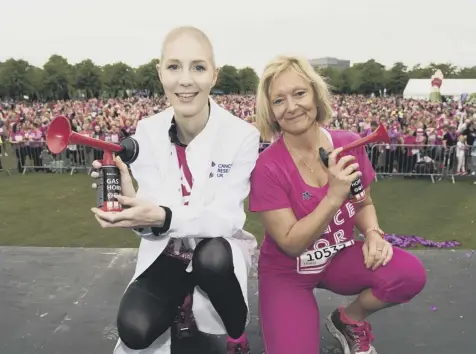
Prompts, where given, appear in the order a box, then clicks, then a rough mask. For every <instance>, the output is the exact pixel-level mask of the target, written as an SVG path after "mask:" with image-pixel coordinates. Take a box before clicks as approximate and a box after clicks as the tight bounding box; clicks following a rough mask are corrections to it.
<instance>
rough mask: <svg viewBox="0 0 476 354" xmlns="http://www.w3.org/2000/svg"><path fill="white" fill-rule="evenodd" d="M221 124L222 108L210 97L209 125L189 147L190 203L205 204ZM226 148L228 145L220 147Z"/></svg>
mask: <svg viewBox="0 0 476 354" xmlns="http://www.w3.org/2000/svg"><path fill="white" fill-rule="evenodd" d="M219 125H220V109H219V107H218V105H217V104H216V103H215V102H214V101H213V100H212V99H211V98H210V116H209V118H208V122H207V125H206V126H205V128H204V129H203V130H202V131H201V132H200V134H198V135H197V136H196V137H195V139H193V140H192V142H191V143H190V145H189V146H188V147H187V150H186V151H187V163H188V167H189V169H190V172H191V174H192V177H193V187H192V192H191V194H190V199H189V200H190V204H191V205H195V204H203V198H202V196H203V194H204V192H205V190H206V186H207V184H208V182H209V180H210V172H211V171H212V154H213V149H214V148H217V147H216V146H215V139H216V137H217V134H218V130H219ZM219 148H226V147H219Z"/></svg>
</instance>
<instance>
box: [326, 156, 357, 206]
mask: <svg viewBox="0 0 476 354" xmlns="http://www.w3.org/2000/svg"><path fill="white" fill-rule="evenodd" d="M341 151H342V148H341V147H340V148H337V149H335V150H334V151H332V152H331V154H330V155H329V167H328V175H329V177H328V178H329V190H328V191H327V197H328V198H330V199H331V201H332V202H333V203H335V204H336V205H341V204H342V203H343V202H344V200H346V199H347V197H348V196H349V193H350V186H351V184H352V182H354V181H355V180H356V179H357V178H359V177H360V176H362V172H360V171H358V168H359V164H358V163H351V162H353V161H355V156H350V155H347V156H343V157H341V158H340V159H339V161H337V156H338V155H339V153H340V152H341Z"/></svg>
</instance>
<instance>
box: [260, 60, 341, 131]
mask: <svg viewBox="0 0 476 354" xmlns="http://www.w3.org/2000/svg"><path fill="white" fill-rule="evenodd" d="M288 70H294V71H295V72H296V73H297V74H298V75H300V76H301V77H302V78H304V79H305V80H306V81H307V82H308V83H309V84H310V85H311V87H312V90H313V92H314V100H315V101H316V103H317V117H316V122H318V123H319V124H325V123H326V122H328V121H329V120H330V119H331V118H332V107H331V103H330V100H331V95H330V93H329V87H328V85H327V83H326V82H325V80H324V78H323V77H322V76H320V75H319V74H318V73H317V72H316V71H315V70H314V68H313V67H312V66H311V64H309V62H308V61H307V60H306V59H304V58H300V57H295V56H279V57H277V58H276V59H274V60H272V61H271V62H270V63H268V65H267V66H266V67H265V69H264V72H263V75H262V76H261V79H260V82H259V85H258V92H257V94H256V123H257V128H258V129H259V131H260V133H261V136H262V138H263V139H266V140H271V139H273V137H275V136H276V135H277V134H279V133H280V132H281V129H280V127H279V124H278V123H277V122H276V120H275V117H274V114H273V110H272V109H271V103H270V97H269V96H270V88H271V84H272V83H273V82H274V80H275V79H276V78H277V77H278V76H279V75H280V74H281V73H283V72H285V71H288Z"/></svg>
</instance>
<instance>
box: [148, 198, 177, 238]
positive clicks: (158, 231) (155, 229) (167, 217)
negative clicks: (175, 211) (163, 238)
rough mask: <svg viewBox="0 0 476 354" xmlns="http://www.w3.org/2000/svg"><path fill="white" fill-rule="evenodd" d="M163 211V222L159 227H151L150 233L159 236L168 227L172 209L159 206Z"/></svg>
mask: <svg viewBox="0 0 476 354" xmlns="http://www.w3.org/2000/svg"><path fill="white" fill-rule="evenodd" d="M160 207H161V208H162V209H164V211H165V220H164V224H163V225H162V226H161V227H155V226H154V227H152V233H153V234H154V235H155V236H160V235H162V234H164V233H166V232H167V231H169V229H170V223H171V222H172V210H170V208H168V207H166V206H162V205H161V206H160Z"/></svg>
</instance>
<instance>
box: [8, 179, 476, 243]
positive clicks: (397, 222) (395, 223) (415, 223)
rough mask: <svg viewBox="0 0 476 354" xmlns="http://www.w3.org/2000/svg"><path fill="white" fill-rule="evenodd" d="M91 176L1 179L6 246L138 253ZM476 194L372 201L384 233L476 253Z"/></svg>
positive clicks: (392, 187) (399, 191) (412, 194)
mask: <svg viewBox="0 0 476 354" xmlns="http://www.w3.org/2000/svg"><path fill="white" fill-rule="evenodd" d="M91 183H92V180H91V178H90V177H88V176H87V175H86V174H83V173H80V174H76V175H73V176H70V175H69V174H67V173H65V174H43V173H32V172H30V173H28V174H26V175H18V174H17V173H16V172H13V171H12V175H11V176H10V177H9V176H8V175H7V174H6V173H5V172H2V173H0V245H17V246H54V247H69V246H71V247H136V246H137V245H138V242H139V241H138V239H137V237H135V236H134V234H133V233H132V232H131V231H128V230H117V229H115V230H103V229H101V228H100V227H99V225H98V224H97V222H96V220H95V219H94V217H93V215H92V213H91V211H90V208H91V207H92V206H94V203H95V192H94V191H93V190H92V189H91ZM475 188H476V186H474V185H473V184H472V181H469V180H468V181H459V182H458V183H456V184H451V183H450V182H449V181H441V182H437V183H436V184H432V183H431V182H430V181H427V180H421V181H420V180H419V181H416V180H397V179H394V180H385V181H379V182H378V183H374V186H373V190H372V195H373V199H374V201H375V204H376V206H377V211H378V216H379V220H380V224H381V226H382V228H383V229H384V230H385V231H386V232H388V233H396V234H407V235H418V236H422V237H425V238H429V239H432V240H435V241H447V240H453V239H456V240H458V241H460V242H461V243H462V247H464V248H469V249H476V228H475V225H474V220H475V219H476V203H475ZM246 229H247V230H249V231H250V232H251V233H253V234H254V235H255V236H256V237H257V238H258V240H259V241H261V239H262V237H263V231H262V229H261V227H260V224H259V222H258V220H257V218H256V215H254V214H251V213H249V214H248V220H247V223H246Z"/></svg>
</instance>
